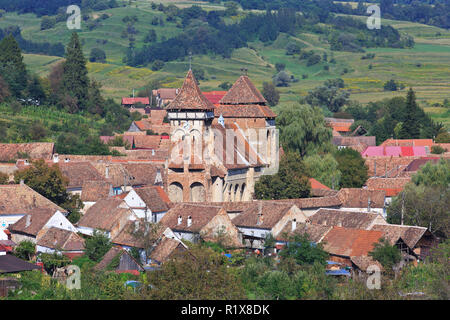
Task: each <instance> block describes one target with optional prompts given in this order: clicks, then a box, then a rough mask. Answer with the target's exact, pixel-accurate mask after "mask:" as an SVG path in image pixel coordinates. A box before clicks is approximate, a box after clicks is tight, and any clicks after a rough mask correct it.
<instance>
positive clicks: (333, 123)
mask: <svg viewBox="0 0 450 320" xmlns="http://www.w3.org/2000/svg"><path fill="white" fill-rule="evenodd" d="M353 122H355V120H353V119H338V118H325V123H326V125H327V126H328V127H330V128H331V129H333V132H337V133H338V136H340V135H348V134H350V133H351V129H350V127H351V126H352V124H353Z"/></svg>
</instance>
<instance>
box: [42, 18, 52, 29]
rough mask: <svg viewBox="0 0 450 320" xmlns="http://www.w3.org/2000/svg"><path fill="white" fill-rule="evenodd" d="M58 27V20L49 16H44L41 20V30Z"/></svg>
mask: <svg viewBox="0 0 450 320" xmlns="http://www.w3.org/2000/svg"><path fill="white" fill-rule="evenodd" d="M55 25H56V19H55V18H53V17H49V16H43V17H42V20H41V30H47V29H51V28H53V27H54V26H55Z"/></svg>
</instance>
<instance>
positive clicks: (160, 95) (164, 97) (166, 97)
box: [152, 88, 180, 108]
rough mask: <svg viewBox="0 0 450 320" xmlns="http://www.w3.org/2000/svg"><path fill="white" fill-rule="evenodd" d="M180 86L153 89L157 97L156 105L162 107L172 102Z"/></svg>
mask: <svg viewBox="0 0 450 320" xmlns="http://www.w3.org/2000/svg"><path fill="white" fill-rule="evenodd" d="M179 91H180V89H178V88H160V89H156V90H153V91H152V94H153V96H154V97H155V98H156V105H157V106H159V107H160V108H161V107H163V106H165V105H167V104H169V103H171V102H172V101H173V100H174V99H175V98H176V96H177V94H178V93H179Z"/></svg>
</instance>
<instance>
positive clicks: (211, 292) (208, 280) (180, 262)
mask: <svg viewBox="0 0 450 320" xmlns="http://www.w3.org/2000/svg"><path fill="white" fill-rule="evenodd" d="M225 259H226V258H225V257H224V256H222V255H221V254H219V253H217V252H214V251H213V250H212V249H211V248H205V247H200V246H195V245H194V246H191V247H190V248H189V250H188V251H184V252H181V253H177V254H176V256H175V257H174V258H173V259H171V260H169V261H167V262H166V263H164V264H163V265H162V267H161V269H160V270H156V271H151V272H148V273H147V278H148V283H149V284H150V286H146V287H144V286H143V287H142V290H141V295H142V296H143V297H145V298H148V299H152V300H153V299H156V300H167V299H170V300H179V299H181V300H206V299H227V300H233V299H243V298H244V297H245V292H244V290H243V287H242V285H241V282H240V280H239V278H238V277H237V275H236V274H235V273H233V272H231V269H229V268H227V264H226V262H225V261H226V260H225ZM150 288H151V289H150Z"/></svg>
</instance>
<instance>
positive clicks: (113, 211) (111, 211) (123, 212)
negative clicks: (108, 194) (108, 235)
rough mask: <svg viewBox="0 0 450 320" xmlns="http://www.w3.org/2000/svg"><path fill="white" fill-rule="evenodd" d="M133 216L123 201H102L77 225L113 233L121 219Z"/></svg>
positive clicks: (91, 208)
mask: <svg viewBox="0 0 450 320" xmlns="http://www.w3.org/2000/svg"><path fill="white" fill-rule="evenodd" d="M131 215H132V214H131V210H130V209H129V208H128V206H126V204H125V202H124V201H123V200H122V199H117V198H114V197H113V198H108V199H101V200H99V201H98V202H97V203H95V204H94V205H93V206H92V207H90V208H89V209H88V210H87V211H86V213H85V214H84V215H83V216H82V217H81V219H80V221H78V224H77V225H78V226H80V227H88V228H92V229H99V230H105V231H111V229H112V228H113V227H114V225H115V223H116V222H117V221H118V220H119V219H121V218H123V217H124V216H131Z"/></svg>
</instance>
